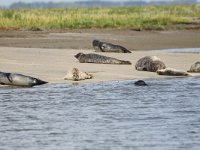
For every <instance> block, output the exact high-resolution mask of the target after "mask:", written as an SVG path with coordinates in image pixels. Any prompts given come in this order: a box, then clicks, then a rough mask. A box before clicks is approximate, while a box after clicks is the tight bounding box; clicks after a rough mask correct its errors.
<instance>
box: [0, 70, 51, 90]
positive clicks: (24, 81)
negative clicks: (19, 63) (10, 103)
mask: <svg viewBox="0 0 200 150" xmlns="http://www.w3.org/2000/svg"><path fill="white" fill-rule="evenodd" d="M46 83H47V82H46V81H42V80H40V79H37V78H33V77H30V76H25V75H22V74H18V73H6V72H0V84H1V85H12V86H24V87H32V86H35V85H42V84H46Z"/></svg>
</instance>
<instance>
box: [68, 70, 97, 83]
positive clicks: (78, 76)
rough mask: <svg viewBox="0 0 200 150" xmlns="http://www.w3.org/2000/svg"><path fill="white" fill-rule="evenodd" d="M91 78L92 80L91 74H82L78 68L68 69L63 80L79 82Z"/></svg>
mask: <svg viewBox="0 0 200 150" xmlns="http://www.w3.org/2000/svg"><path fill="white" fill-rule="evenodd" d="M91 78H93V76H92V75H91V74H88V73H87V72H82V71H80V70H79V69H78V68H72V69H70V70H69V71H68V72H67V74H66V76H65V77H64V79H65V80H73V81H79V80H85V79H91Z"/></svg>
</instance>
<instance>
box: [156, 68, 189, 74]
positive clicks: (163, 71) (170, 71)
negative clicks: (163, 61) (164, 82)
mask: <svg viewBox="0 0 200 150" xmlns="http://www.w3.org/2000/svg"><path fill="white" fill-rule="evenodd" d="M157 74H159V75H167V76H189V74H188V73H187V72H185V71H181V70H177V69H174V68H165V69H160V70H157Z"/></svg>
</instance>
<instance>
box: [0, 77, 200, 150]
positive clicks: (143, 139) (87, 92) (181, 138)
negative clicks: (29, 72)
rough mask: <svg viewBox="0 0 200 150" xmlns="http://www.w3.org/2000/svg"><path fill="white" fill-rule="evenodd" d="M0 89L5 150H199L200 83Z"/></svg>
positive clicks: (2, 146) (1, 141) (194, 80)
mask: <svg viewBox="0 0 200 150" xmlns="http://www.w3.org/2000/svg"><path fill="white" fill-rule="evenodd" d="M146 82H147V83H148V84H149V86H147V87H137V86H135V85H134V80H133V81H118V82H117V81H112V82H106V83H91V84H78V85H72V84H47V85H44V86H39V87H34V88H1V89H0V149H1V150H4V149H5V150H10V149H12V150H27V149H28V150H30V149H31V150H36V149H41V150H44V149H47V150H71V149H76V150H85V149H91V150H111V149H113V150H128V149H131V150H132V149H134V150H179V149H180V150H199V149H200V93H199V91H200V78H194V77H192V78H173V79H165V80H147V81H146Z"/></svg>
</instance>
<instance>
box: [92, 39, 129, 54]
mask: <svg viewBox="0 0 200 150" xmlns="http://www.w3.org/2000/svg"><path fill="white" fill-rule="evenodd" d="M92 46H93V48H94V49H95V50H96V51H97V52H113V53H131V51H129V50H128V49H126V48H125V47H123V46H121V45H114V44H111V43H106V42H101V41H99V40H93V42H92Z"/></svg>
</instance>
